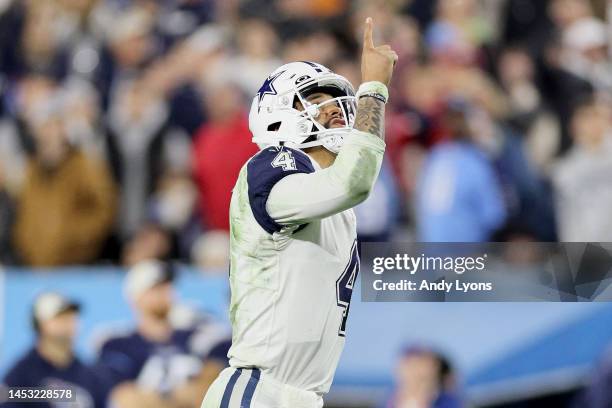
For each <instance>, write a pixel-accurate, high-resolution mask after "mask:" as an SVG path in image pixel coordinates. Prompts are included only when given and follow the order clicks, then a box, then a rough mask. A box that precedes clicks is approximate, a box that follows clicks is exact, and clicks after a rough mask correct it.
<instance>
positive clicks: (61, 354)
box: [36, 339, 74, 367]
mask: <svg viewBox="0 0 612 408" xmlns="http://www.w3.org/2000/svg"><path fill="white" fill-rule="evenodd" d="M36 349H37V350H38V353H39V354H40V355H41V356H42V357H43V358H44V359H45V360H46V361H48V362H49V363H51V364H52V365H54V366H56V367H66V366H68V365H69V364H70V363H71V362H72V359H73V357H74V356H73V354H72V347H71V345H70V344H67V343H66V342H61V341H53V340H50V339H40V340H39V341H38V344H37V345H36Z"/></svg>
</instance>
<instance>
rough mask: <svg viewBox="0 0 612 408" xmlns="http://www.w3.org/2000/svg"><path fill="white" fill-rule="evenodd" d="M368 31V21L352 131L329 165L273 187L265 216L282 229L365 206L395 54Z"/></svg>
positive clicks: (376, 167) (378, 159) (378, 157)
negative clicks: (358, 205) (267, 215)
mask: <svg viewBox="0 0 612 408" xmlns="http://www.w3.org/2000/svg"><path fill="white" fill-rule="evenodd" d="M372 31H373V22H372V19H371V18H368V19H367V20H366V22H365V31H364V44H363V51H362V58H361V72H362V84H361V86H360V87H359V90H358V91H357V94H356V97H357V100H358V103H357V114H356V118H355V125H354V127H353V130H352V131H351V133H350V134H349V135H348V136H347V137H346V138H345V142H344V145H343V147H342V149H341V150H340V152H339V153H338V155H337V157H336V158H335V160H334V163H333V164H332V165H331V166H329V167H328V168H326V169H324V170H321V171H317V172H314V173H308V174H307V173H299V174H294V175H291V176H288V177H285V178H284V179H282V180H281V181H279V182H278V183H277V184H276V185H275V186H274V188H273V189H272V192H271V194H270V196H269V199H268V203H267V211H268V213H269V214H270V216H271V217H272V218H273V219H274V220H275V221H276V222H277V223H279V224H281V225H290V224H304V223H308V222H310V221H312V220H316V219H321V218H324V217H328V216H330V215H333V214H336V213H339V212H341V211H344V210H346V209H348V208H352V207H354V206H356V205H357V204H359V203H361V202H362V201H364V200H365V199H366V198H367V197H368V195H369V194H370V191H371V190H372V188H373V186H374V183H375V181H376V178H377V177H378V172H379V171H380V166H381V164H382V159H383V154H384V150H385V143H384V126H385V121H384V115H385V103H386V101H387V99H388V96H389V95H388V90H387V85H388V84H389V81H390V80H391V74H392V72H393V67H394V65H395V62H396V61H397V54H396V53H395V52H394V51H393V50H392V49H391V47H390V46H388V45H382V46H375V45H374V42H373V39H372Z"/></svg>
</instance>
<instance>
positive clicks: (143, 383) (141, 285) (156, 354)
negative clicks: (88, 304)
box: [97, 260, 229, 408]
mask: <svg viewBox="0 0 612 408" xmlns="http://www.w3.org/2000/svg"><path fill="white" fill-rule="evenodd" d="M174 277H175V273H174V270H173V268H172V266H171V265H169V264H167V263H163V262H160V261H154V260H147V261H142V262H139V263H137V264H136V265H134V266H133V267H132V268H130V270H129V271H128V273H127V276H126V278H125V283H124V294H125V296H126V298H127V299H128V301H129V303H130V304H131V306H132V308H133V310H134V312H135V315H136V321H137V322H136V328H135V329H134V330H133V331H130V332H128V333H125V332H123V333H122V334H120V335H118V336H114V337H111V338H108V339H107V340H106V341H104V342H103V343H102V345H101V347H100V350H99V353H98V363H97V367H98V369H99V370H101V371H102V372H104V373H105V375H106V376H107V377H108V378H109V380H110V381H111V384H112V387H113V389H112V392H111V397H110V400H111V401H112V403H113V405H114V406H116V407H118V408H124V407H145V406H146V407H192V406H198V405H199V403H200V400H201V397H202V393H203V392H205V391H206V389H207V387H208V385H209V384H210V383H211V382H212V381H213V380H214V378H215V377H216V376H217V375H218V373H219V372H221V370H223V369H224V368H225V366H226V364H227V358H226V357H225V355H226V354H227V350H224V352H219V351H218V347H217V346H218V345H219V344H222V341H223V340H225V339H226V333H225V331H222V330H219V326H217V325H215V324H211V323H206V324H201V325H191V326H188V327H186V328H176V327H175V325H174V324H173V322H172V321H171V319H170V313H171V311H172V310H176V308H175V307H176V304H175V301H174V295H173V291H174V288H173V282H174ZM226 348H229V347H226Z"/></svg>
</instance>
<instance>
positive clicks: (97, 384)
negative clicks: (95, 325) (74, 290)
mask: <svg viewBox="0 0 612 408" xmlns="http://www.w3.org/2000/svg"><path fill="white" fill-rule="evenodd" d="M79 311H80V305H79V304H78V303H77V302H75V301H74V300H71V299H68V298H66V297H64V296H63V295H61V294H59V293H55V292H45V293H43V294H41V295H39V296H38V297H37V298H36V300H35V301H34V305H33V310H32V323H33V326H34V331H35V333H36V341H35V344H34V346H33V347H32V348H31V349H30V350H29V351H28V352H27V353H26V354H25V355H24V356H23V357H22V358H21V359H19V360H18V361H17V362H16V363H15V365H13V367H12V368H11V369H10V370H9V371H8V373H7V374H6V376H5V378H4V379H3V387H37V388H49V387H54V388H58V389H71V390H72V391H73V392H74V393H75V394H76V401H77V403H78V406H79V407H80V408H101V407H104V406H105V405H106V394H107V389H108V387H107V386H106V383H105V381H104V380H103V378H102V377H100V376H98V375H97V374H96V373H95V371H94V370H93V369H92V368H91V367H89V366H87V365H85V364H84V363H83V362H81V360H80V359H79V358H78V357H77V356H76V354H75V352H74V340H75V337H76V334H77V326H78V318H79ZM2 406H3V407H7V408H10V407H13V406H15V407H16V408H17V407H21V406H23V405H22V404H20V403H7V404H5V405H2ZM28 406H29V407H31V408H42V407H51V406H52V405H50V404H49V403H47V402H41V403H29V404H28Z"/></svg>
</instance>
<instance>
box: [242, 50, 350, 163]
mask: <svg viewBox="0 0 612 408" xmlns="http://www.w3.org/2000/svg"><path fill="white" fill-rule="evenodd" d="M315 93H324V94H328V95H330V97H331V98H329V99H326V100H324V101H321V102H318V103H312V102H309V100H308V97H309V96H310V95H312V94H315ZM297 102H299V103H300V104H301V105H302V107H303V110H298V109H297V108H296V105H297ZM332 104H333V105H335V106H336V107H337V108H338V110H339V115H338V119H341V120H342V121H343V122H344V124H343V125H342V126H339V127H334V128H326V127H325V126H324V125H325V124H323V123H320V122H319V121H317V118H318V117H319V116H320V113H321V111H322V109H329V108H328V106H329V105H332ZM355 113H356V101H355V92H354V89H353V86H352V85H351V84H350V82H348V80H346V79H345V78H344V77H342V76H340V75H337V74H334V73H333V72H331V71H330V70H329V69H327V68H325V67H324V66H322V65H319V64H315V63H311V62H293V63H289V64H286V65H283V66H282V67H280V68H279V69H277V70H276V71H275V72H273V73H272V75H270V77H268V78H267V79H266V81H265V82H264V85H263V86H262V87H261V88H260V90H259V92H258V94H257V95H256V96H255V98H254V99H253V103H252V105H251V112H250V115H249V127H250V128H251V132H252V133H253V141H254V142H255V143H257V144H258V145H259V147H260V148H261V149H263V148H266V147H269V146H280V145H286V146H289V147H293V148H297V149H305V148H308V147H314V146H323V147H325V148H326V149H328V150H329V151H331V152H333V153H338V151H339V150H340V147H341V146H342V143H343V141H344V136H345V135H346V134H347V133H348V132H350V131H351V129H352V128H353V124H354V121H355Z"/></svg>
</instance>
